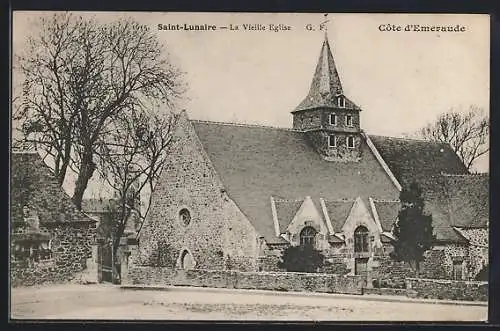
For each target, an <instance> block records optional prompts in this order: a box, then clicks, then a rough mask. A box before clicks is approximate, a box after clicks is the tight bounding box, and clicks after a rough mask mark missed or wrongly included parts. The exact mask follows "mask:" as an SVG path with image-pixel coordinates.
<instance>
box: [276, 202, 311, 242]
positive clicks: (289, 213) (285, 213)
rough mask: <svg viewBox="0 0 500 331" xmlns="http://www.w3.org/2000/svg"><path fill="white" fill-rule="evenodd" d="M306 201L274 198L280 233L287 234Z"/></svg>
mask: <svg viewBox="0 0 500 331" xmlns="http://www.w3.org/2000/svg"><path fill="white" fill-rule="evenodd" d="M303 203H304V200H283V199H279V198H274V204H275V206H276V213H277V214H278V215H277V216H278V224H279V228H280V233H285V232H286V229H287V227H288V225H289V224H290V222H291V221H292V220H293V217H294V216H295V214H297V211H298V210H299V208H300V206H301V205H302V204H303Z"/></svg>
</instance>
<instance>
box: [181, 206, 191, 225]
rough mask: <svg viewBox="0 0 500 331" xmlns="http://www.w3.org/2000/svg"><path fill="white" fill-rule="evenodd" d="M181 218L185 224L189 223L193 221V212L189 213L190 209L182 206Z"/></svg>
mask: <svg viewBox="0 0 500 331" xmlns="http://www.w3.org/2000/svg"><path fill="white" fill-rule="evenodd" d="M179 219H180V220H181V222H182V223H184V225H188V224H189V223H190V222H191V214H190V213H189V210H187V209H186V208H182V209H181V210H180V211H179Z"/></svg>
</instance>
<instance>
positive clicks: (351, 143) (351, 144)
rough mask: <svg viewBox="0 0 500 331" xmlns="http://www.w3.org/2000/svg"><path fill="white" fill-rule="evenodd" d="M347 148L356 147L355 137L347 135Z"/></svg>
mask: <svg viewBox="0 0 500 331" xmlns="http://www.w3.org/2000/svg"><path fill="white" fill-rule="evenodd" d="M347 148H354V137H347Z"/></svg>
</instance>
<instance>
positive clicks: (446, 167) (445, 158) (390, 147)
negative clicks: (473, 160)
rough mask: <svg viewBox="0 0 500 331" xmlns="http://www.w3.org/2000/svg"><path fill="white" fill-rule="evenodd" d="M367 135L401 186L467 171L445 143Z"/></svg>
mask: <svg viewBox="0 0 500 331" xmlns="http://www.w3.org/2000/svg"><path fill="white" fill-rule="evenodd" d="M370 139H371V141H372V142H373V144H374V145H375V147H376V148H377V150H378V152H379V154H380V155H381V156H382V158H383V159H384V161H385V162H386V163H387V165H388V166H389V168H390V169H391V171H392V173H393V174H394V176H395V177H396V179H397V180H398V181H399V183H400V184H401V185H402V186H405V185H409V184H410V183H411V182H412V181H413V180H415V181H417V182H420V181H425V180H427V179H428V178H429V177H430V176H436V175H439V174H441V173H447V174H461V175H463V174H468V173H469V172H468V171H467V168H466V167H465V166H464V165H463V163H462V162H461V161H460V159H459V158H458V156H457V155H456V154H455V152H454V151H453V150H452V149H451V147H450V145H448V144H445V143H438V142H431V141H425V140H417V139H405V138H393V137H383V136H374V135H370Z"/></svg>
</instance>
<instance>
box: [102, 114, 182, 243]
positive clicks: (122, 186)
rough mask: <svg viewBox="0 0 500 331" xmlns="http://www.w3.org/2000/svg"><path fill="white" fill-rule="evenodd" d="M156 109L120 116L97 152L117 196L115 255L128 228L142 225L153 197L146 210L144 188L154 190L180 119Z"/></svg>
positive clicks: (114, 226) (114, 229)
mask: <svg viewBox="0 0 500 331" xmlns="http://www.w3.org/2000/svg"><path fill="white" fill-rule="evenodd" d="M154 109H155V108H154V107H151V108H149V110H148V111H147V112H146V111H136V110H133V111H131V112H130V113H127V116H120V117H118V118H117V119H116V120H115V121H114V122H112V123H110V124H109V125H108V127H107V134H106V135H103V137H102V141H101V142H100V144H99V148H98V149H97V151H96V154H97V158H98V159H99V162H100V167H98V169H99V170H100V172H101V176H102V177H103V178H104V179H105V180H106V181H107V183H108V184H109V185H110V186H111V187H112V188H113V189H114V191H115V193H116V201H117V204H116V207H117V210H116V212H117V213H116V214H117V217H116V219H114V220H113V222H114V225H113V226H112V237H113V249H114V251H115V253H116V250H117V248H118V245H119V242H120V238H121V237H122V236H123V235H124V232H125V230H126V229H127V227H129V226H134V225H135V224H133V223H135V222H137V221H139V222H140V223H141V224H142V219H143V218H144V217H145V215H146V214H147V212H148V210H149V207H150V205H151V196H152V195H151V194H149V197H148V201H147V203H146V209H145V210H144V211H143V210H142V209H141V199H140V197H141V193H143V192H144V188H148V191H149V192H152V191H153V189H154V187H155V185H156V183H157V181H158V178H159V176H160V173H161V170H162V168H163V165H164V163H165V159H166V156H167V153H168V145H169V143H170V140H171V131H172V130H171V128H172V127H173V125H174V121H175V118H176V116H175V115H169V114H165V113H164V112H161V111H156V110H154ZM134 218H135V219H134ZM132 230H134V229H132Z"/></svg>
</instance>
